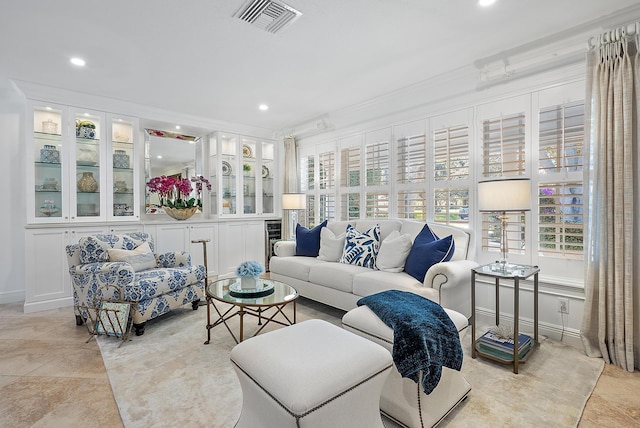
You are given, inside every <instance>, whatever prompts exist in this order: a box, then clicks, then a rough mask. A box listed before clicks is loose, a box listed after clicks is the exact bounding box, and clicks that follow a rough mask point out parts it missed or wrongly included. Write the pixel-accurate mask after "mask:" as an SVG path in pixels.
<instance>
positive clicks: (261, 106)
mask: <svg viewBox="0 0 640 428" xmlns="http://www.w3.org/2000/svg"><path fill="white" fill-rule="evenodd" d="M258 108H259V109H260V111H267V110H269V106H268V105H266V104H260V105H259V106H258Z"/></svg>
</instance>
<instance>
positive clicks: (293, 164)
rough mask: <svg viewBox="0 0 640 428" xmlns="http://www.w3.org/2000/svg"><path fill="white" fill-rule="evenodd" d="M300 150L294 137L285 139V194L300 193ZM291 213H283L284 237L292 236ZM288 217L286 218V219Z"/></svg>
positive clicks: (289, 136) (290, 136)
mask: <svg viewBox="0 0 640 428" xmlns="http://www.w3.org/2000/svg"><path fill="white" fill-rule="evenodd" d="M298 174H299V172H298V150H297V146H296V139H295V137H294V136H293V135H288V136H286V137H284V193H297V192H298V182H299V181H298ZM288 216H289V212H284V213H283V218H282V236H283V237H289V236H291V225H290V221H289V217H288ZM285 217H286V218H285Z"/></svg>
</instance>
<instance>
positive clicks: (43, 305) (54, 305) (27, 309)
mask: <svg viewBox="0 0 640 428" xmlns="http://www.w3.org/2000/svg"><path fill="white" fill-rule="evenodd" d="M71 306H73V297H65V298H63V299H55V300H47V301H44V302H30V303H26V302H25V304H24V313H25V314H30V313H33V312H40V311H48V310H50V309H58V308H66V307H71Z"/></svg>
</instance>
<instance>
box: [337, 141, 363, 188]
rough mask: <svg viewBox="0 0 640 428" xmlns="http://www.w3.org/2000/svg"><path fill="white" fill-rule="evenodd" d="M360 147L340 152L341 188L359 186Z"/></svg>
mask: <svg viewBox="0 0 640 428" xmlns="http://www.w3.org/2000/svg"><path fill="white" fill-rule="evenodd" d="M360 161H361V157H360V147H359V146H358V147H349V148H347V149H342V151H341V159H340V165H341V170H340V172H341V173H342V174H341V183H340V185H341V186H342V187H358V186H360V169H361V167H360Z"/></svg>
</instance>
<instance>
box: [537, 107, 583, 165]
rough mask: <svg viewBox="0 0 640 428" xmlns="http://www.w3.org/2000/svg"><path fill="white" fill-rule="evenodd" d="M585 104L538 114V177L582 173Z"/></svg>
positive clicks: (548, 110) (556, 108) (554, 108)
mask: <svg viewBox="0 0 640 428" xmlns="http://www.w3.org/2000/svg"><path fill="white" fill-rule="evenodd" d="M583 142H584V101H578V102H573V103H569V104H565V105H557V106H552V107H547V108H543V109H541V110H540V145H539V158H538V162H539V166H538V170H539V172H540V173H541V174H546V173H553V172H570V171H582V167H583V163H584V160H583V157H582V146H583Z"/></svg>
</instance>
